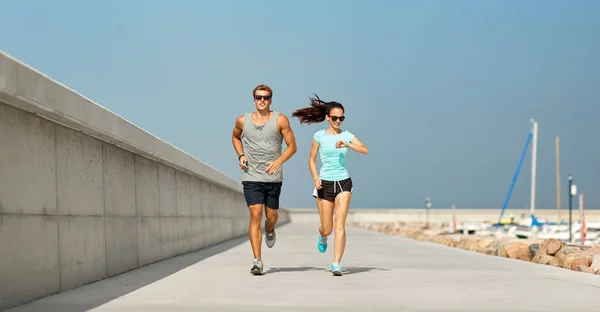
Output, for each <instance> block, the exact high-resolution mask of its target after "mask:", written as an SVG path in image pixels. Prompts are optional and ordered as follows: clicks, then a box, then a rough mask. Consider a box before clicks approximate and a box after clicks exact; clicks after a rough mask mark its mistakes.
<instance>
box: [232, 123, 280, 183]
mask: <svg viewBox="0 0 600 312" xmlns="http://www.w3.org/2000/svg"><path fill="white" fill-rule="evenodd" d="M278 116H279V113H278V112H273V113H272V114H271V118H269V121H267V123H265V124H264V125H262V126H258V125H255V124H254V121H252V113H246V114H244V129H243V133H242V143H243V144H244V154H245V155H246V158H247V159H248V169H247V170H244V171H243V173H242V181H259V182H281V181H283V166H281V167H279V171H277V172H276V173H275V174H273V175H270V174H268V173H266V172H265V170H266V169H267V166H268V165H267V162H269V161H274V160H275V159H277V158H279V156H281V144H282V142H283V136H282V135H281V133H280V132H279V130H278V129H277V117H278Z"/></svg>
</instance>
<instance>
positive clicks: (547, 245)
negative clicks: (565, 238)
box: [536, 238, 563, 256]
mask: <svg viewBox="0 0 600 312" xmlns="http://www.w3.org/2000/svg"><path fill="white" fill-rule="evenodd" d="M562 247H563V243H562V242H561V241H559V240H558V239H556V238H548V239H545V240H543V241H542V243H541V244H540V246H539V248H538V251H537V253H540V254H542V255H549V256H554V255H556V253H557V252H558V251H559V250H561V249H562ZM537 253H536V254H537Z"/></svg>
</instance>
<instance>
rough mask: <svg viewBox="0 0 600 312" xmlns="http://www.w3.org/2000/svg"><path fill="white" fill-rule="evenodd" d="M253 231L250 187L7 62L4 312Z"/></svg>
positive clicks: (4, 58) (0, 70)
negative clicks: (246, 195) (247, 193)
mask: <svg viewBox="0 0 600 312" xmlns="http://www.w3.org/2000/svg"><path fill="white" fill-rule="evenodd" d="M0 52H1V51H0ZM288 220H289V218H288V216H287V214H286V213H285V211H283V212H282V213H281V215H280V225H281V224H285V223H286V222H287V221H288ZM247 227H248V211H247V207H246V205H245V202H244V197H243V194H242V188H241V184H240V183H239V182H237V181H236V180H234V179H232V178H230V177H228V176H226V175H224V174H223V173H221V172H218V171H217V170H215V169H214V168H212V167H210V166H208V165H207V164H205V163H203V162H201V161H199V160H197V159H195V158H193V157H192V156H190V155H188V154H186V153H184V152H182V151H180V150H178V149H176V148H175V147H173V146H171V145H169V144H168V143H166V142H164V141H161V140H160V139H158V138H156V137H154V136H152V135H151V134H149V133H147V132H145V131H144V130H142V129H140V128H138V127H136V126H135V125H133V124H131V123H129V122H127V121H126V120H125V119H123V118H121V117H119V116H117V115H115V114H113V113H111V112H110V111H108V110H106V109H104V108H103V107H101V106H99V105H97V104H95V103H93V102H92V101H90V100H88V99H86V98H84V97H83V96H81V95H79V94H77V93H75V92H74V91H72V90H70V89H68V88H66V87H65V86H62V85H60V84H59V83H57V82H55V81H53V80H51V79H50V78H48V77H46V76H44V75H43V74H41V73H39V72H37V71H36V70H34V69H32V68H30V67H28V66H27V65H25V64H22V63H20V62H19V61H17V60H15V59H14V58H12V57H10V56H8V55H6V54H4V53H0V255H1V256H0V309H3V308H8V307H12V306H16V305H18V304H22V303H24V302H27V301H31V300H34V299H37V298H41V297H44V296H47V295H50V294H54V293H57V292H61V291H65V290H68V289H71V288H74V287H78V286H81V285H84V284H86V283H90V282H93V281H97V280H100V279H103V278H106V277H110V276H114V275H117V274H120V273H123V272H126V271H128V270H132V269H135V268H138V267H140V266H143V265H146V264H149V263H152V262H155V261H159V260H161V259H166V258H169V257H173V256H176V255H179V254H183V253H186V252H190V251H193V250H197V249H200V248H203V247H207V246H210V245H213V244H217V243H219V242H223V241H225V240H228V239H231V238H234V237H239V236H243V235H246V233H247ZM249 252H250V251H249Z"/></svg>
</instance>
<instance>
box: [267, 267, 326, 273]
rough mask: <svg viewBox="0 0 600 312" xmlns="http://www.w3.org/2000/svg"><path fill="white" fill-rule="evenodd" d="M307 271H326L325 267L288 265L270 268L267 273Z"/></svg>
mask: <svg viewBox="0 0 600 312" xmlns="http://www.w3.org/2000/svg"><path fill="white" fill-rule="evenodd" d="M306 271H325V269H324V268H316V267H288V268H279V267H275V268H269V269H268V270H267V272H266V273H267V274H270V273H278V272H306Z"/></svg>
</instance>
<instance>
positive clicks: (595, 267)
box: [590, 254, 600, 272]
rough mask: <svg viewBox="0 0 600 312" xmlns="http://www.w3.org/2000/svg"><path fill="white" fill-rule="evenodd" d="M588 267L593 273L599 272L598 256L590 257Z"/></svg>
mask: <svg viewBox="0 0 600 312" xmlns="http://www.w3.org/2000/svg"><path fill="white" fill-rule="evenodd" d="M590 267H591V268H592V269H593V270H594V272H600V254H596V255H593V256H592V265H590Z"/></svg>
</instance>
